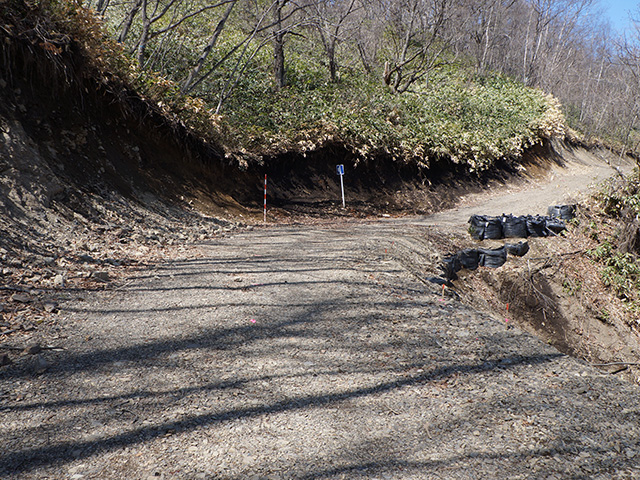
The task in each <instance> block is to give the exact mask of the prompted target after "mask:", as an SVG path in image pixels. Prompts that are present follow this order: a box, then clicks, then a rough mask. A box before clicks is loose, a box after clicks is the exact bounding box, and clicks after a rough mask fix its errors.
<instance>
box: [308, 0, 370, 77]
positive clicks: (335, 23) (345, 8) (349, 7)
mask: <svg viewBox="0 0 640 480" xmlns="http://www.w3.org/2000/svg"><path fill="white" fill-rule="evenodd" d="M311 6H312V9H310V16H311V18H310V23H311V24H312V25H313V27H314V28H315V29H316V31H317V32H318V35H319V36H320V40H321V42H322V47H323V49H324V53H325V55H326V57H327V65H328V69H329V77H330V78H331V81H332V82H334V83H335V82H337V81H338V59H337V54H336V50H337V47H338V45H339V44H340V43H341V42H343V41H346V40H348V39H349V38H350V36H351V34H352V33H353V31H354V30H355V29H356V28H357V27H358V23H356V22H351V24H349V20H350V18H352V17H354V14H355V13H357V12H358V10H360V9H362V5H361V4H360V2H359V0H331V1H329V0H322V1H318V2H316V3H313V4H312V5H311Z"/></svg>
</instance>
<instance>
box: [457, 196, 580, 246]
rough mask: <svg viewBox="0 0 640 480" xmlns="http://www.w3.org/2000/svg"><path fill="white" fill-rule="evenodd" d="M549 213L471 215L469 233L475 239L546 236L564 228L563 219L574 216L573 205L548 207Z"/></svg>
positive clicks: (557, 232) (569, 218)
mask: <svg viewBox="0 0 640 480" xmlns="http://www.w3.org/2000/svg"><path fill="white" fill-rule="evenodd" d="M548 213H549V215H547V216H542V215H522V216H515V215H501V216H499V217H492V216H489V215H472V216H471V218H470V219H469V234H470V235H471V237H472V238H475V239H476V240H499V239H501V238H527V237H548V236H552V235H557V234H559V233H560V232H562V231H563V230H565V229H566V226H565V223H564V222H565V221H566V220H571V219H572V218H573V217H574V216H575V205H555V206H552V207H549V210H548Z"/></svg>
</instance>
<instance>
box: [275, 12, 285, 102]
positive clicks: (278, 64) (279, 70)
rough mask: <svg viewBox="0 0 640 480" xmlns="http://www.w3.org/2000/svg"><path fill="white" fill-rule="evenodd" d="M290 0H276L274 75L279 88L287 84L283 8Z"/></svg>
mask: <svg viewBox="0 0 640 480" xmlns="http://www.w3.org/2000/svg"><path fill="white" fill-rule="evenodd" d="M287 1H288V0H276V5H275V9H274V11H273V15H274V20H275V21H274V26H275V30H274V32H273V76H274V80H275V82H276V88H277V89H278V90H280V89H282V88H284V87H285V86H286V84H287V82H286V78H285V71H284V35H285V31H284V30H283V27H282V9H283V8H284V6H285V4H286V3H287Z"/></svg>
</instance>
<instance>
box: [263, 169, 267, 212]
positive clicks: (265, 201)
mask: <svg viewBox="0 0 640 480" xmlns="http://www.w3.org/2000/svg"><path fill="white" fill-rule="evenodd" d="M263 211H264V223H267V174H266V173H265V174H264V208H263Z"/></svg>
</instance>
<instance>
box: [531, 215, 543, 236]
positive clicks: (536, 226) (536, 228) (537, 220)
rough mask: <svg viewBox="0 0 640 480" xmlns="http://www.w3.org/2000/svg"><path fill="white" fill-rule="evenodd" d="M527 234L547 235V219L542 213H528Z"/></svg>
mask: <svg viewBox="0 0 640 480" xmlns="http://www.w3.org/2000/svg"><path fill="white" fill-rule="evenodd" d="M526 222H527V234H528V235H529V236H530V237H546V236H547V230H546V220H545V217H541V216H540V215H535V216H534V215H527V217H526Z"/></svg>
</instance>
